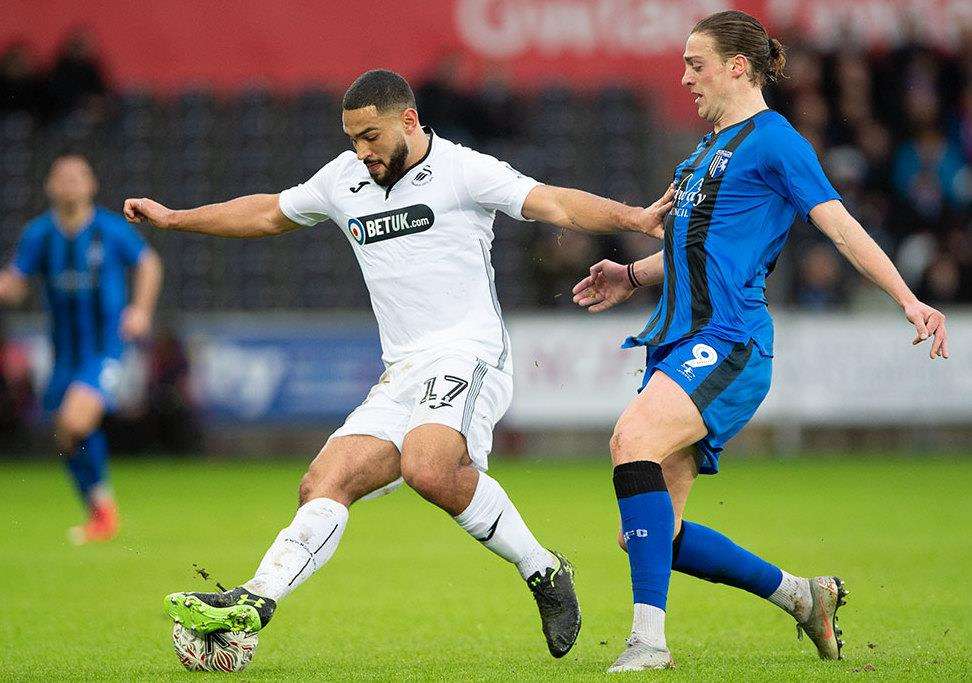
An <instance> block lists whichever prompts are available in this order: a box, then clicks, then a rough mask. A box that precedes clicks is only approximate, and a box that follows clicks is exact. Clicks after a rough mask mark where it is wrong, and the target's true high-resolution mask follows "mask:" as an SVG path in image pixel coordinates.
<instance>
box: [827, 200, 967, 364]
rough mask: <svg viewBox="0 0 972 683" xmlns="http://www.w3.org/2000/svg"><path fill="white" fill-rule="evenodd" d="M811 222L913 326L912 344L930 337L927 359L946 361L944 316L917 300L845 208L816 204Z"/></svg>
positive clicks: (829, 202) (836, 204)
mask: <svg viewBox="0 0 972 683" xmlns="http://www.w3.org/2000/svg"><path fill="white" fill-rule="evenodd" d="M810 220H811V221H812V222H813V224H814V225H816V226H817V228H819V229H820V231H821V232H823V233H824V234H825V235H827V237H829V238H830V239H831V240H833V242H834V244H835V245H836V246H837V249H838V250H839V251H840V253H841V254H843V256H844V258H846V259H847V260H848V261H850V263H851V264H852V265H853V266H854V267H855V268H856V269H857V270H858V272H860V273H861V274H862V275H864V276H865V277H867V278H868V279H869V280H870V281H871V282H873V283H874V284H876V285H877V286H878V287H880V288H881V289H883V290H884V291H885V292H886V293H887V294H888V296H890V297H891V298H892V299H893V300H894V301H895V303H897V304H898V305H899V306H901V308H902V310H903V311H904V314H905V317H906V318H907V319H908V321H909V322H911V324H912V325H914V326H915V339H914V341H913V342H912V343H913V344H920V343H921V342H923V341H924V340H926V339H928V337H933V341H932V345H931V349H930V351H929V354H928V355H929V357H930V358H932V359H934V358H935V357H936V356H941V357H942V358H948V332H947V331H946V330H945V316H944V315H943V314H942V313H941V312H940V311H937V310H935V309H934V308H932V307H931V306H929V305H927V304H924V303H922V302H921V301H919V300H918V297H916V296H915V295H914V294H913V293H912V291H911V290H910V289H909V288H908V285H907V284H905V281H904V280H903V279H902V278H901V274H900V273H898V270H897V268H895V267H894V264H893V263H892V262H891V259H889V258H888V256H887V254H885V253H884V251H883V250H882V249H881V247H879V246H878V245H877V243H876V242H875V241H874V240H873V239H871V236H870V235H868V234H867V232H866V231H865V230H864V228H862V227H861V224H860V223H858V222H857V220H855V219H854V217H853V216H851V215H850V213H848V211H847V209H846V208H845V207H844V205H843V204H842V203H841V202H839V201H837V200H831V201H828V202H824V203H823V204H818V205H817V206H815V207H814V208H813V209H811V211H810Z"/></svg>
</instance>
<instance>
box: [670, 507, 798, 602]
mask: <svg viewBox="0 0 972 683" xmlns="http://www.w3.org/2000/svg"><path fill="white" fill-rule="evenodd" d="M672 548H673V561H672V569H674V570H675V571H678V572H682V573H683V574H689V575H690V576H695V577H698V578H700V579H705V580H706V581H712V582H713V583H724V584H726V585H727V586H733V587H735V588H742V589H743V590H746V591H749V592H750V593H755V594H756V595H758V596H759V597H761V598H768V597H769V596H770V595H772V594H773V592H774V591H775V590H776V589H777V588H779V586H780V582H782V581H783V572H782V571H780V568H779V567H777V566H776V565H772V564H770V563H769V562H767V561H766V560H764V559H763V558H761V557H757V556H756V555H753V554H752V553H751V552H749V551H748V550H746V549H745V548H741V547H739V546H738V545H736V544H735V543H733V542H732V541H731V540H729V539H728V538H726V537H725V536H723V535H722V534H720V533H719V532H718V531H715V530H714V529H710V528H709V527H706V526H702V525H701V524H695V523H694V522H686V521H683V522H682V530H681V531H680V532H679V533H678V537H677V538H676V539H675V542H674V543H673V544H672Z"/></svg>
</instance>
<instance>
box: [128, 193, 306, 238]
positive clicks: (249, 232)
mask: <svg viewBox="0 0 972 683" xmlns="http://www.w3.org/2000/svg"><path fill="white" fill-rule="evenodd" d="M278 197H279V195H276V194H252V195H248V196H245V197H237V198H236V199H231V200H229V201H228V202H221V203H219V204H208V205H206V206H200V207H199V208H196V209H183V210H173V209H170V208H168V207H166V206H163V205H162V204H159V203H158V202H156V201H153V200H151V199H148V198H145V197H143V198H141V199H126V200H125V218H127V219H128V220H129V221H130V222H132V223H141V222H143V221H144V222H147V223H149V224H151V225H153V226H155V227H156V228H160V229H162V230H180V231H184V232H198V233H202V234H204V235H217V236H219V237H268V236H270V235H280V234H282V233H285V232H289V231H291V230H296V229H297V228H299V227H301V226H300V225H298V224H297V223H294V222H293V221H291V220H290V219H289V218H287V217H286V216H285V215H284V214H283V212H282V211H281V210H280V205H279V200H278Z"/></svg>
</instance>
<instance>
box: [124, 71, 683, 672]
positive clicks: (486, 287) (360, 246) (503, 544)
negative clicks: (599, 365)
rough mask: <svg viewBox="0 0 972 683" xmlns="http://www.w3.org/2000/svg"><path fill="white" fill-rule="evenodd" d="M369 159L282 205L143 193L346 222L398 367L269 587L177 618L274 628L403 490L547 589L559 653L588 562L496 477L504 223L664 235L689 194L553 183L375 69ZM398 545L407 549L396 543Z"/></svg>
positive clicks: (271, 565) (201, 625) (352, 108)
mask: <svg viewBox="0 0 972 683" xmlns="http://www.w3.org/2000/svg"><path fill="white" fill-rule="evenodd" d="M343 123H344V130H345V132H346V133H347V134H348V136H349V137H350V139H351V146H352V148H353V150H354V151H347V152H344V153H343V154H341V155H340V156H338V157H337V158H336V159H334V160H333V161H331V162H330V163H328V164H326V165H325V166H324V167H323V168H322V169H321V170H320V171H319V172H318V173H317V174H316V175H314V177H312V178H311V179H310V180H308V181H307V182H306V183H304V184H302V185H298V186H297V187H294V188H291V189H289V190H286V191H284V192H282V193H281V194H279V195H276V194H262V195H251V196H247V197H240V198H238V199H233V200H231V201H228V202H224V203H222V204H214V205H210V206H204V207H200V208H197V209H190V210H185V211H173V210H170V209H168V208H166V207H164V206H162V205H161V204H159V203H157V202H154V201H152V200H150V199H129V200H127V201H126V202H125V215H126V217H127V218H128V219H129V220H134V221H141V220H146V221H148V222H150V223H151V224H153V225H155V226H157V227H160V228H164V229H169V230H188V231H193V232H200V233H205V234H210V235H222V236H226V237H262V236H266V235H276V234H281V233H285V232H288V231H291V230H295V229H297V228H300V227H301V226H313V225H316V224H318V223H321V222H323V221H326V220H328V219H331V220H333V221H334V222H335V223H337V224H338V226H339V227H340V229H341V230H342V231H343V232H344V233H345V236H346V237H347V239H348V241H349V242H350V244H351V247H352V249H353V250H354V254H355V256H356V257H357V259H358V262H359V264H360V266H361V270H362V272H363V274H364V279H365V283H366V284H367V286H368V292H369V294H370V296H371V302H372V306H373V308H374V311H375V316H376V318H377V319H378V330H379V334H380V337H381V345H382V360H383V361H384V363H385V366H386V368H387V370H386V372H385V373H384V374H383V375H382V377H381V378H380V380H379V382H378V384H377V385H376V386H375V387H374V388H373V389H372V390H371V393H370V394H369V395H368V397H367V398H366V399H365V401H364V403H362V404H361V406H359V407H358V408H357V409H356V410H354V411H353V412H352V413H351V415H350V416H349V417H348V419H347V421H346V422H345V424H344V426H342V427H341V428H340V429H338V430H337V431H336V432H334V434H332V435H331V437H330V438H329V439H328V441H327V443H326V444H325V445H324V448H323V449H322V451H321V452H320V454H319V455H318V456H317V458H316V459H315V460H314V462H313V463H311V466H310V469H309V470H308V472H307V474H306V475H304V478H303V480H302V481H301V484H300V493H299V499H300V507H299V509H298V511H297V515H296V517H295V518H294V520H293V522H292V524H291V525H290V526H289V527H287V528H286V529H284V530H283V531H281V532H280V535H279V536H278V537H277V539H276V541H274V543H273V545H272V546H271V547H270V549H269V550H268V551H267V553H266V555H265V557H264V559H263V561H262V562H261V563H260V566H259V568H258V569H257V571H256V575H255V576H254V577H253V579H251V580H250V581H248V582H246V583H245V584H243V586H241V587H239V588H236V589H234V590H232V591H228V592H224V593H209V594H207V593H176V594H173V595H170V596H168V597H167V598H166V603H165V605H166V610H167V611H168V613H169V615H170V616H171V617H173V618H174V619H176V620H180V621H182V622H183V623H184V624H186V625H188V626H190V627H191V628H193V629H195V630H197V631H202V632H211V631H215V630H247V631H256V630H259V629H261V628H263V627H264V626H265V625H266V624H267V622H268V621H269V620H270V617H271V615H272V614H273V611H274V609H275V608H276V601H277V600H280V599H281V598H283V597H285V596H286V595H287V594H288V593H290V592H291V591H292V590H293V589H294V588H296V587H297V586H298V585H300V584H301V583H303V582H304V581H305V580H306V579H307V578H308V577H309V576H310V575H311V574H312V573H313V572H314V571H316V570H317V569H319V568H320V567H321V566H323V565H324V563H325V562H327V561H328V560H329V559H330V558H331V556H332V555H333V554H334V552H335V550H336V549H337V545H338V543H339V541H340V539H341V535H342V533H343V532H344V528H345V525H346V524H347V521H348V507H349V506H350V505H351V504H352V503H354V502H355V501H356V500H359V499H361V498H362V497H364V496H366V495H369V494H372V493H374V492H377V491H382V490H387V489H389V488H392V487H394V486H395V485H397V484H400V483H401V481H402V479H404V481H405V482H407V483H408V484H409V486H411V487H412V488H413V489H415V490H416V491H417V492H418V493H419V494H420V495H421V496H423V497H424V498H425V499H426V500H428V501H430V502H432V503H434V504H435V505H437V506H439V507H440V508H442V509H443V510H445V511H446V512H448V513H449V514H450V515H452V516H453V517H454V519H455V520H456V522H457V523H458V524H459V526H460V527H462V528H463V529H464V530H465V531H466V532H468V533H469V534H470V535H472V536H473V538H475V539H477V540H478V541H480V542H481V543H482V544H483V545H485V546H486V547H487V548H489V549H490V550H491V551H493V552H494V553H496V554H497V555H499V556H500V557H502V558H504V559H506V560H507V561H509V562H511V563H513V564H514V565H515V566H516V568H517V569H518V570H519V572H520V575H521V576H522V577H523V579H524V580H525V581H526V583H527V585H528V586H529V588H530V590H531V591H532V592H533V594H534V597H535V598H536V601H537V606H538V608H539V610H540V617H541V622H542V626H543V632H544V636H545V637H546V640H547V646H548V648H549V650H550V653H551V654H552V655H553V656H555V657H561V656H563V655H564V654H566V653H567V651H568V650H570V648H571V647H572V646H573V644H574V642H575V640H576V638H577V634H578V632H579V630H580V609H579V607H578V604H577V598H576V596H575V594H574V586H573V580H572V568H571V567H570V564H569V563H568V562H567V561H566V559H564V558H563V557H561V556H560V555H559V554H556V553H553V552H551V551H549V550H547V549H546V548H544V547H543V546H542V545H540V543H539V542H538V541H537V539H536V538H535V537H534V535H533V533H532V532H531V531H530V530H529V529H528V528H527V526H526V524H525V523H524V522H523V519H522V518H521V516H520V513H519V512H518V511H517V509H516V507H515V506H514V505H513V503H512V502H511V501H510V498H509V497H508V496H507V494H506V491H504V490H503V487H502V486H500V484H499V483H498V482H497V481H496V480H495V479H492V478H491V477H490V476H489V475H487V474H486V468H487V457H488V455H489V451H490V449H491V447H492V432H493V427H494V426H495V424H496V422H497V421H498V420H499V419H500V418H501V417H502V416H503V414H504V413H505V412H506V410H507V408H508V407H509V404H510V400H511V397H512V391H513V377H512V369H511V367H510V342H509V335H508V334H507V331H506V327H505V325H504V324H503V319H502V317H501V314H500V307H499V302H498V301H497V299H496V290H495V284H494V280H493V277H494V274H493V267H492V264H491V260H490V249H491V246H492V241H493V219H494V217H495V215H496V212H497V211H502V212H503V213H506V214H507V215H509V216H511V217H513V218H516V219H520V220H541V221H544V222H547V223H552V224H554V225H557V226H561V227H564V228H571V229H576V230H585V231H589V232H613V231H616V230H618V229H627V230H633V231H640V232H648V233H656V234H659V235H660V234H661V229H662V226H661V221H662V218H663V216H664V214H665V213H666V212H667V211H668V209H669V207H670V205H671V204H670V198H671V195H672V192H671V191H670V192H669V193H668V195H666V196H665V197H663V198H662V199H660V200H659V201H658V202H656V203H655V204H654V205H652V206H651V207H649V208H648V209H641V208H635V207H629V206H625V205H624V204H619V203H617V202H613V201H610V200H607V199H602V198H600V197H595V196H594V195H590V194H587V193H586V192H581V191H579V190H571V189H563V188H557V187H551V186H547V185H541V184H540V183H538V182H537V181H535V180H533V179H532V178H528V177H525V176H523V175H521V174H520V173H517V172H516V171H515V170H513V169H512V168H511V167H510V166H509V165H508V164H505V163H502V162H500V161H498V160H496V159H495V158H493V157H491V156H486V155H484V154H479V153H478V152H474V151H472V150H470V149H467V148H465V147H462V146H460V145H457V144H454V143H452V142H449V141H448V140H444V139H442V138H440V137H438V136H436V135H435V134H434V133H433V132H432V130H431V129H429V128H423V127H422V126H421V125H420V123H419V118H418V112H417V111H416V109H415V98H414V95H413V94H412V90H411V88H410V87H409V85H408V83H407V82H406V81H405V80H404V79H403V78H402V77H401V76H399V75H398V74H395V73H392V72H390V71H383V70H378V71H369V72H367V73H365V74H363V75H362V76H360V77H359V78H358V79H357V80H356V81H355V82H354V83H353V84H352V85H351V87H350V88H349V89H348V91H347V92H346V93H345V96H344V101H343ZM390 542H394V541H390Z"/></svg>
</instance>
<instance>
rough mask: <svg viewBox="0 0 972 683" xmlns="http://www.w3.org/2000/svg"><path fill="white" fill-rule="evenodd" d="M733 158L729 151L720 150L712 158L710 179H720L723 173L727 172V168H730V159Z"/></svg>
mask: <svg viewBox="0 0 972 683" xmlns="http://www.w3.org/2000/svg"><path fill="white" fill-rule="evenodd" d="M731 156H732V152H730V151H729V150H727V149H720V150H719V151H717V152H716V153H715V156H713V157H712V162H711V163H710V164H709V177H710V178H718V177H719V176H721V175H722V174H723V173H725V172H726V168H727V167H728V166H729V158H730V157H731Z"/></svg>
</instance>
